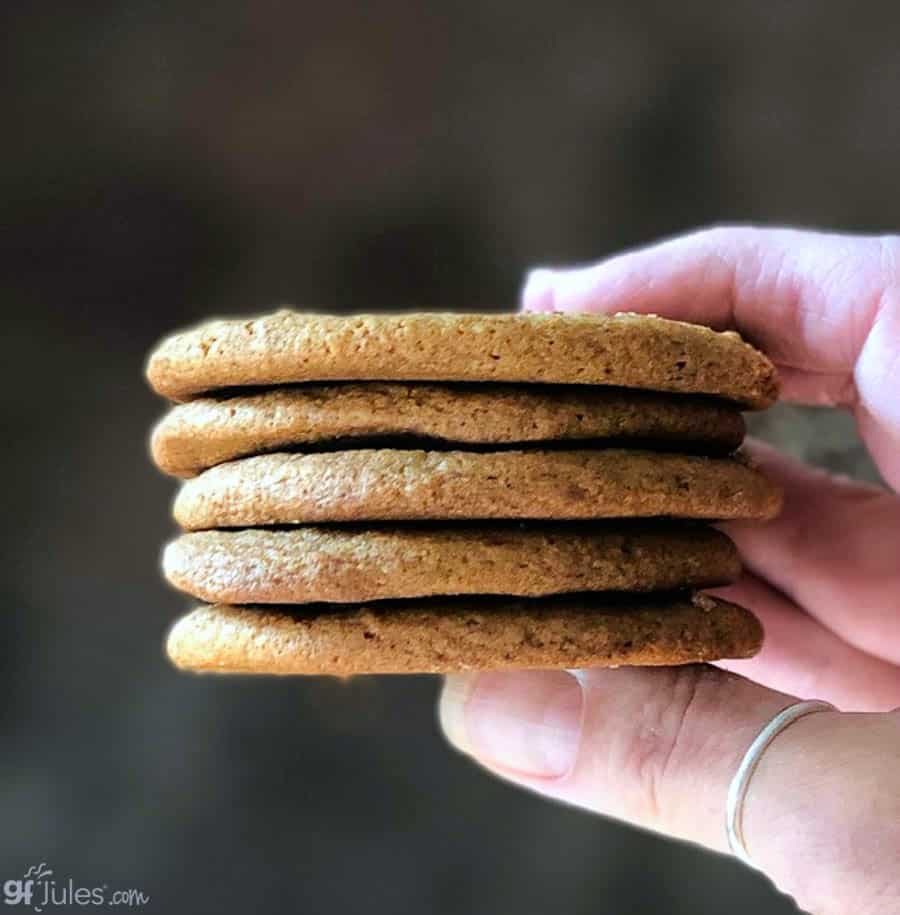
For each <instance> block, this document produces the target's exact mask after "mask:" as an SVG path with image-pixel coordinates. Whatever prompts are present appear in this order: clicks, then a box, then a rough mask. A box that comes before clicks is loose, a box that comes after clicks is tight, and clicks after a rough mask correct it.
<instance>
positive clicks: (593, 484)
mask: <svg viewBox="0 0 900 915" xmlns="http://www.w3.org/2000/svg"><path fill="white" fill-rule="evenodd" d="M780 505H781V493H780V490H779V488H778V487H777V485H776V484H775V483H773V482H770V481H769V480H767V479H766V477H765V476H763V474H762V473H760V472H759V471H758V470H756V469H755V468H754V467H752V466H749V465H748V464H745V463H744V462H743V461H741V460H737V459H734V458H708V457H698V456H690V455H682V454H670V453H665V452H652V451H638V450H633V449H627V450H625V449H618V448H602V449H594V450H573V451H562V450H560V451H554V450H530V451H491V452H473V451H401V450H388V449H374V450H373V449H360V450H357V451H336V452H331V453H325V454H282V453H278V454H267V455H261V456H259V457H251V458H244V459H243V460H239V461H231V462H230V463H227V464H219V465H218V466H217V467H212V468H210V469H209V470H207V471H205V472H203V473H202V474H200V476H198V477H195V478H194V479H192V480H188V481H187V482H185V483H183V484H182V487H181V491H180V492H179V493H178V496H177V497H176V499H175V506H174V515H175V520H176V521H177V522H178V523H179V524H180V525H181V526H182V527H183V528H185V529H186V530H202V529H208V528H220V527H258V526H263V525H274V524H304V523H315V522H322V521H419V520H432V519H492V518H496V519H505V518H511V519H518V518H532V519H540V518H543V519H551V520H574V519H587V518H624V517H656V516H669V517H675V518H707V519H733V518H746V519H762V518H770V517H773V516H774V515H775V514H777V512H778V509H779V508H780Z"/></svg>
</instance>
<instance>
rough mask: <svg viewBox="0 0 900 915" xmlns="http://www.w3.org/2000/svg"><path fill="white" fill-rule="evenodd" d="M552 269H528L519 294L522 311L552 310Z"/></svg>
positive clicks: (553, 306) (553, 276)
mask: <svg viewBox="0 0 900 915" xmlns="http://www.w3.org/2000/svg"><path fill="white" fill-rule="evenodd" d="M554 279H555V275H554V271H553V270H551V269H550V268H548V267H535V268H534V269H533V270H529V271H528V274H527V275H526V276H525V282H524V283H523V284H522V291H521V293H520V295H519V301H520V302H521V306H522V311H543V312H548V311H554V310H555V305H554V295H553V283H554Z"/></svg>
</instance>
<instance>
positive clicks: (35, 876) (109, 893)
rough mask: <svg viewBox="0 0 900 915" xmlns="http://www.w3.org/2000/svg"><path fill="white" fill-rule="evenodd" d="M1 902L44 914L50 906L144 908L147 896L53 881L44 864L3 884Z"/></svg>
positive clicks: (35, 866) (137, 892)
mask: <svg viewBox="0 0 900 915" xmlns="http://www.w3.org/2000/svg"><path fill="white" fill-rule="evenodd" d="M3 901H4V902H5V903H6V905H19V906H24V907H26V908H30V909H32V911H35V912H43V911H44V909H48V908H52V907H53V906H63V905H64V906H76V907H77V906H82V907H87V906H105V907H106V908H137V907H139V906H142V905H146V904H147V903H148V902H149V901H150V897H149V896H148V895H147V894H146V893H143V892H141V891H140V890H137V889H111V888H110V887H109V886H108V885H107V884H105V883H104V884H101V885H100V886H79V885H78V884H76V883H75V881H74V880H73V879H72V878H71V877H67V878H66V879H65V880H63V879H59V880H54V879H53V871H52V870H50V868H49V867H47V864H46V862H44V861H42V862H41V863H40V864H35V865H33V866H32V867H29V868H28V870H27V871H25V875H24V876H23V877H22V879H21V880H4V881H3Z"/></svg>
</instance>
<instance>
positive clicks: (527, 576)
mask: <svg viewBox="0 0 900 915" xmlns="http://www.w3.org/2000/svg"><path fill="white" fill-rule="evenodd" d="M163 570H164V571H165V574H166V577H167V578H168V579H169V581H170V582H171V583H172V584H173V585H175V586H176V587H178V588H181V590H183V591H187V592H188V593H189V594H191V595H193V596H194V597H197V598H199V599H200V600H205V601H209V602H210V603H219V602H221V603H229V604H302V603H311V602H319V601H326V602H340V603H354V602H356V601H371V600H380V599H384V598H403V597H422V596H428V595H436V594H444V595H452V594H508V595H518V596H523V597H537V596H542V595H547V594H557V593H564V592H569V591H608V590H615V591H669V590H675V589H681V588H688V587H710V586H713V585H723V584H728V583H729V582H732V581H734V580H735V579H736V578H737V576H738V575H739V574H740V562H739V560H738V556H737V550H736V549H735V547H734V544H733V543H732V542H731V541H730V540H729V539H728V537H726V536H725V535H724V534H722V533H719V532H718V531H716V530H713V529H712V528H708V527H705V526H700V525H682V524H668V525H667V524H664V523H659V524H657V525H647V524H628V523H627V522H617V523H614V524H608V525H593V524H587V525H577V526H576V525H539V526H530V527H528V528H525V527H524V526H522V525H497V524H494V525H482V526H476V527H473V526H466V527H457V526H449V527H443V526H442V527H432V526H428V527H422V526H419V527H394V528H368V529H358V528H336V527H325V528H323V527H300V528H295V529H292V530H277V531H270V530H242V531H202V532H198V533H193V534H184V535H182V536H181V537H179V538H178V539H177V540H175V541H174V542H173V543H170V544H169V546H168V547H167V548H166V551H165V554H164V557H163Z"/></svg>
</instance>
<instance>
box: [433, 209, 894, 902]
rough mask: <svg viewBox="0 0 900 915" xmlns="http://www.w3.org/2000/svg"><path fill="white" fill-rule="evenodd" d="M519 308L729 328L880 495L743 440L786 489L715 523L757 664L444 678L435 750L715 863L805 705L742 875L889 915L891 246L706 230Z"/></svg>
mask: <svg viewBox="0 0 900 915" xmlns="http://www.w3.org/2000/svg"><path fill="white" fill-rule="evenodd" d="M522 307H523V308H524V309H525V310H526V311H552V310H556V311H563V312H604V313H605V312H616V311H636V312H651V313H655V314H659V315H663V316H665V317H670V318H678V319H682V320H687V321H694V322H698V323H702V324H708V325H711V326H713V327H716V328H720V329H726V328H734V329H737V330H738V331H740V332H741V333H742V334H743V335H744V336H745V337H746V338H748V339H749V340H751V341H752V342H753V343H755V344H756V345H757V346H759V347H760V348H762V349H763V350H764V351H765V352H766V353H768V355H769V356H770V358H772V360H773V361H774V362H775V363H776V365H777V366H778V369H779V373H780V375H781V378H782V396H783V397H784V398H785V399H787V400H790V401H794V402H798V403H807V404H817V405H827V406H830V407H834V408H836V409H842V410H849V411H851V412H852V413H853V415H854V416H855V418H856V422H857V424H858V427H859V431H860V434H861V435H862V437H863V439H864V441H865V443H866V445H867V447H868V448H869V450H870V452H871V454H872V457H873V458H874V460H875V462H876V464H877V465H878V468H879V470H880V472H881V475H882V477H883V478H884V480H885V481H886V483H887V488H880V487H875V486H869V485H864V484H861V483H856V482H852V481H850V480H847V479H842V478H836V477H833V476H831V475H829V474H827V473H825V472H824V471H821V470H817V469H813V468H811V467H808V466H805V465H803V464H801V463H799V462H797V461H794V460H791V459H788V458H786V457H783V456H781V455H778V454H777V453H775V452H774V451H772V450H771V449H769V448H766V447H764V446H762V445H759V444H754V445H751V447H752V449H753V451H754V453H755V454H756V456H757V457H758V458H759V460H760V461H761V462H762V463H763V464H764V465H765V467H766V469H767V471H768V472H769V473H770V474H772V475H773V476H775V477H777V478H778V480H779V481H780V482H781V483H782V485H783V486H784V488H785V494H786V500H785V510H784V512H783V514H782V515H781V517H780V518H778V519H777V520H775V521H773V522H770V523H768V524H765V525H760V524H749V523H735V524H729V525H726V526H725V527H724V529H725V530H726V531H727V532H728V533H729V534H730V535H731V536H732V537H733V539H734V540H735V541H736V542H737V544H738V547H739V548H740V550H741V553H742V555H743V558H744V563H745V567H746V572H745V576H744V578H743V579H742V580H741V581H740V582H739V583H738V584H736V585H733V586H731V587H729V588H726V589H722V590H721V591H719V592H715V593H720V594H722V596H725V597H729V598H732V599H734V600H735V601H737V602H738V603H741V604H744V605H745V606H748V607H750V608H752V609H753V610H754V612H755V613H756V614H757V615H758V616H759V617H760V618H761V619H762V621H763V624H764V626H765V629H766V642H765V646H764V648H763V650H762V652H761V653H760V654H759V655H758V656H757V657H756V658H754V659H752V660H748V661H735V662H724V663H722V664H720V665H718V666H717V667H708V666H699V665H697V666H689V667H683V668H659V669H637V668H633V669H627V668H621V669H619V670H602V669H595V670H582V671H523V672H511V673H500V672H487V673H481V674H466V675H453V676H450V677H448V678H447V679H446V682H445V686H444V691H443V694H442V697H441V705H440V717H441V722H442V725H443V727H444V731H445V733H446V734H447V737H448V738H449V740H450V741H451V742H452V743H453V744H454V745H455V746H456V747H457V748H458V749H460V750H461V751H463V752H464V753H466V754H468V755H469V756H470V757H472V758H473V759H475V760H476V761H478V762H479V763H480V764H481V765H483V766H484V767H486V768H487V769H488V770H490V771H491V772H494V773H495V774H497V775H500V776H502V777H504V778H506V779H509V780H511V781H513V782H516V783H518V784H519V785H522V786H524V787H526V788H529V789H531V790H533V791H537V792H539V793H541V794H544V795H546V796H547V797H551V798H555V799H558V800H562V801H565V802H568V803H571V804H575V805H578V806H581V807H585V808H588V809H589V810H593V811H596V812H598V813H602V814H606V815H609V816H613V817H617V818H619V819H622V820H626V821H628V822H630V823H634V824H636V825H640V826H644V827H647V828H649V829H653V830H656V831H659V832H662V833H666V834H668V835H671V836H674V837H678V838H681V839H687V840H690V841H693V842H697V843H700V844H702V845H705V846H707V847H709V848H712V849H715V850H717V851H723V852H727V850H728V845H727V840H726V836H725V828H724V821H725V799H726V793H727V790H728V785H729V782H730V781H731V778H732V776H733V775H734V773H735V771H736V769H737V767H738V764H739V762H740V759H741V757H742V756H743V754H744V752H745V751H746V749H747V747H748V746H749V745H750V743H751V741H752V740H753V738H754V737H755V736H756V734H757V733H758V732H759V731H760V730H761V729H762V728H763V726H764V725H765V724H766V722H767V721H769V720H770V719H771V718H772V717H773V716H774V715H775V714H776V713H777V712H778V711H780V710H781V709H783V708H785V707H786V706H788V705H790V704H792V703H793V702H796V701H797V700H798V698H804V699H805V698H817V699H825V700H827V701H829V702H831V703H833V704H834V705H835V706H837V707H838V708H839V709H840V710H841V711H839V712H837V711H836V712H820V713H816V714H814V715H810V716H808V717H805V718H803V719H801V720H800V721H798V722H796V723H795V724H793V725H791V726H790V727H789V728H788V729H787V730H785V731H784V732H782V733H781V734H780V735H779V736H778V737H777V738H776V740H775V741H774V743H773V744H772V745H771V746H770V747H769V749H768V750H767V751H766V752H765V754H764V756H763V758H762V762H761V764H760V766H759V769H758V770H757V772H756V774H755V775H754V777H753V779H752V781H751V784H750V789H749V793H748V795H747V802H746V807H745V818H744V832H745V838H746V843H747V847H748V850H749V853H750V856H751V858H752V860H753V862H754V864H755V865H756V866H757V867H758V868H760V870H762V871H763V872H764V873H766V874H767V875H768V876H769V877H771V879H772V880H773V881H774V882H775V884H776V885H777V886H778V887H779V888H780V889H781V890H782V891H784V892H786V893H789V894H790V895H792V896H793V897H794V898H795V899H796V900H797V903H798V905H799V906H800V907H801V908H803V909H805V910H806V911H809V912H812V913H815V915H832V913H834V915H838V913H840V915H845V913H847V912H854V913H855V915H888V913H896V912H898V911H900V709H898V707H900V496H898V491H900V236H882V237H867V236H852V235H836V234H824V233H816V232H802V231H794V230H787V229H761V228H746V227H734V228H730V227H726V228H715V229H710V230H706V231H702V232H696V233H693V234H691V235H686V236H683V237H680V238H676V239H673V240H671V241H667V242H664V243H661V244H657V245H654V246H652V247H649V248H645V249H642V250H638V251H634V252H629V253H626V254H623V255H620V256H618V257H614V258H612V259H610V260H607V261H604V262H601V263H599V264H596V265H592V266H588V267H577V268H573V269H553V270H547V269H541V270H536V271H533V272H532V273H531V274H530V276H529V277H528V280H527V282H526V284H525V287H524V290H523V293H522Z"/></svg>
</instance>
